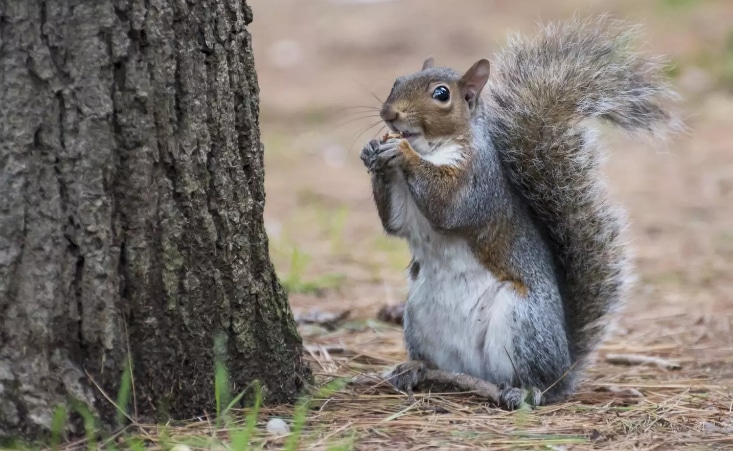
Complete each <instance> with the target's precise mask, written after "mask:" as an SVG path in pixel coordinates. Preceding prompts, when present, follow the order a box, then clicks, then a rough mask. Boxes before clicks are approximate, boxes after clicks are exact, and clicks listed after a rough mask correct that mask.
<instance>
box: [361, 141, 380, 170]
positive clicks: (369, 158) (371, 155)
mask: <svg viewBox="0 0 733 451" xmlns="http://www.w3.org/2000/svg"><path fill="white" fill-rule="evenodd" d="M378 155H379V141H378V140H376V139H372V140H371V141H369V142H368V143H367V144H366V146H364V148H363V149H361V155H360V158H361V161H362V162H363V163H364V166H366V168H367V171H369V172H373V171H374V167H375V165H376V163H377V156H378Z"/></svg>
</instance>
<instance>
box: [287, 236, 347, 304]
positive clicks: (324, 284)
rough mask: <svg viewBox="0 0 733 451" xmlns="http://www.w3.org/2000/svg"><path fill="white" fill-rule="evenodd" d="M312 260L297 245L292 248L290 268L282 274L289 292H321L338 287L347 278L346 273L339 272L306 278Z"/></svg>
mask: <svg viewBox="0 0 733 451" xmlns="http://www.w3.org/2000/svg"><path fill="white" fill-rule="evenodd" d="M309 262H310V256H309V255H308V254H305V253H303V252H301V251H300V250H299V249H298V248H297V247H294V248H293V249H292V253H291V256H290V268H289V270H288V272H287V273H285V274H284V275H282V276H281V278H280V283H281V284H282V286H283V288H285V291H287V292H288V293H306V294H309V293H314V294H317V293H320V292H322V291H324V290H326V289H331V288H337V287H339V286H340V284H341V282H342V281H343V280H344V279H345V277H346V276H345V275H343V274H338V273H330V274H323V275H320V276H317V277H314V278H311V279H306V277H305V271H306V268H307V267H308V263H309Z"/></svg>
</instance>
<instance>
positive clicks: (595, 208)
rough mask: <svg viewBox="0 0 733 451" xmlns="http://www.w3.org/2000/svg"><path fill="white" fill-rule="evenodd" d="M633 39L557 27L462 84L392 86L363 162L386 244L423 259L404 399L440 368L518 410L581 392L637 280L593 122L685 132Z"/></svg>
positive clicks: (609, 23)
mask: <svg viewBox="0 0 733 451" xmlns="http://www.w3.org/2000/svg"><path fill="white" fill-rule="evenodd" d="M634 32H635V28H634V27H628V26H626V25H625V24H624V23H623V22H620V21H614V20H610V19H608V18H606V17H602V18H600V19H579V18H575V19H573V20H569V21H567V22H555V23H551V24H549V25H546V26H544V27H542V28H541V30H540V33H539V35H538V36H536V37H534V38H528V37H522V36H517V37H514V38H513V39H511V40H510V41H509V43H508V45H507V46H506V48H505V49H504V50H503V51H502V52H501V53H499V54H498V55H496V57H495V59H494V61H493V63H489V61H488V60H486V59H481V60H479V61H478V62H476V63H475V64H473V65H472V66H471V67H470V68H469V69H468V70H467V71H466V72H465V73H459V72H457V71H455V70H453V69H449V68H442V67H434V64H433V59H432V58H428V59H427V60H425V62H424V64H423V67H422V69H421V70H420V71H419V72H416V73H413V74H410V75H406V76H401V77H399V78H397V80H396V81H395V83H394V85H393V87H392V90H391V92H390V93H389V96H388V97H387V99H386V101H385V102H384V103H383V105H382V107H381V110H380V116H381V118H382V119H383V120H384V122H385V123H386V125H387V126H388V127H389V129H390V130H391V132H392V133H391V134H388V135H387V136H385V137H384V138H383V139H381V140H377V139H375V140H371V141H370V142H369V143H368V144H367V145H366V146H365V147H364V148H363V150H362V152H361V159H362V161H363V162H364V164H365V166H366V167H367V168H368V170H369V173H370V174H371V181H372V190H373V196H374V201H375V204H376V207H377V212H378V215H379V217H380V219H381V222H382V224H383V226H384V229H385V231H386V232H387V233H388V234H390V235H393V236H397V237H401V238H404V239H406V240H407V242H408V243H409V247H410V250H411V253H412V260H411V262H410V266H409V278H408V281H409V294H408V296H407V301H406V304H405V309H404V317H403V327H404V338H405V342H406V347H407V352H408V357H409V360H408V361H407V362H405V363H402V364H400V365H397V366H396V367H395V368H394V369H393V370H391V372H389V373H388V374H387V377H388V379H389V380H390V381H391V383H392V384H393V385H394V386H395V387H396V388H397V389H400V390H403V391H411V390H412V389H413V388H415V387H416V385H417V384H418V382H419V381H420V373H421V372H423V371H425V370H426V369H429V368H437V369H441V370H447V371H452V372H455V373H459V374H465V375H469V376H472V377H475V378H478V379H481V380H484V381H488V382H491V383H492V384H496V385H497V386H498V387H499V391H500V396H499V398H500V401H499V403H500V404H501V406H502V407H504V408H508V409H515V408H518V407H519V406H521V405H522V404H523V403H528V404H530V405H532V406H537V405H541V404H548V403H553V402H559V401H561V400H564V399H566V398H567V397H568V396H569V395H571V394H572V393H573V392H574V390H575V386H576V384H577V381H578V378H579V376H580V375H581V373H582V371H583V369H584V367H586V366H587V364H588V360H589V356H590V355H591V353H592V352H593V351H594V349H595V348H596V347H597V345H598V344H599V343H600V341H601V340H602V339H603V337H604V333H605V331H606V329H607V325H608V323H609V321H610V319H611V318H612V314H613V313H614V312H616V311H618V308H619V307H620V306H621V305H622V303H623V300H624V298H625V296H626V293H627V291H628V287H629V281H630V280H631V273H632V271H631V265H630V263H629V257H630V253H629V251H628V248H627V246H626V243H625V242H624V240H623V237H622V232H623V230H624V228H625V227H626V222H627V221H626V217H625V215H624V214H623V213H622V212H621V211H620V210H619V209H618V208H616V207H615V206H613V205H612V203H611V202H610V199H609V195H608V193H607V191H606V188H605V187H604V182H603V179H602V177H601V174H600V163H601V162H602V159H603V154H602V153H601V149H600V148H599V145H598V142H597V139H596V138H597V128H595V126H594V124H592V123H590V122H589V121H588V120H589V119H595V118H599V119H604V120H605V121H606V122H608V123H611V124H614V125H617V126H619V127H621V128H622V129H625V130H627V131H644V132H651V133H652V134H654V135H658V136H662V135H664V134H665V133H667V132H674V131H676V130H679V129H680V128H681V127H682V125H681V122H680V121H679V120H678V119H676V117H675V116H674V115H673V114H672V112H671V111H670V110H669V109H667V107H666V106H665V105H666V104H667V101H669V100H672V99H674V98H675V97H676V95H675V93H674V92H673V91H672V90H671V88H670V87H669V86H668V83H667V82H666V80H665V78H664V76H663V71H662V63H661V61H660V60H659V59H655V58H650V57H648V56H645V55H642V54H639V53H636V52H634V51H633V49H632V48H631V47H630V43H631V41H632V40H631V39H630V38H632V37H633V35H634ZM490 71H491V72H492V73H493V76H492V77H490V76H489V75H490Z"/></svg>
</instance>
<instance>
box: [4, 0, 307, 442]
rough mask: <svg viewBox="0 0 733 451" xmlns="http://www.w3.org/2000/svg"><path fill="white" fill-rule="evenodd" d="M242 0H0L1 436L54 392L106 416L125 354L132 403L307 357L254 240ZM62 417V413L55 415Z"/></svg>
mask: <svg viewBox="0 0 733 451" xmlns="http://www.w3.org/2000/svg"><path fill="white" fill-rule="evenodd" d="M251 20H252V12H251V10H250V8H249V7H248V6H247V5H246V4H245V2H244V0H54V1H40V0H0V68H1V69H0V193H2V194H1V195H0V325H1V329H0V437H1V436H12V435H20V436H25V437H38V436H40V435H43V434H44V433H45V432H47V431H48V428H49V427H50V425H51V419H52V414H53V412H54V409H55V408H56V406H58V405H60V404H63V403H65V402H67V400H68V399H69V397H71V398H75V399H76V400H79V401H82V402H84V403H86V404H88V405H89V406H92V407H93V408H94V411H95V412H96V413H98V414H99V415H100V417H101V418H103V419H105V420H106V421H107V422H109V421H110V418H111V417H112V415H113V414H114V407H113V406H112V405H111V404H110V403H109V402H108V401H106V400H105V399H104V397H103V395H102V390H103V391H104V392H106V393H107V394H109V395H111V396H112V397H113V398H114V396H115V395H116V393H117V389H118V386H119V384H120V381H121V380H122V374H123V369H124V365H125V361H126V358H127V355H128V351H129V355H130V356H131V359H132V362H133V368H134V370H133V371H134V384H135V399H136V406H137V410H138V413H139V414H140V415H141V416H143V417H148V418H155V416H159V415H167V414H170V415H172V416H173V417H177V418H187V417H191V416H193V415H197V414H200V413H202V412H203V411H204V410H206V409H209V411H211V410H210V409H211V408H212V404H213V402H214V395H213V393H214V389H213V378H214V364H213V343H214V337H215V335H216V334H217V333H219V332H223V333H224V334H225V337H226V350H227V351H228V362H227V364H228V366H229V369H230V372H231V377H232V383H233V386H234V387H233V389H234V390H241V389H243V388H244V387H245V385H246V384H248V383H249V382H250V381H252V380H253V379H260V380H261V381H263V382H264V383H265V385H266V388H267V393H268V394H269V399H270V400H271V401H272V402H281V401H290V400H292V399H293V397H294V395H295V394H296V393H297V391H298V390H299V388H300V387H302V385H303V381H304V380H307V379H308V378H309V376H310V373H309V372H308V370H307V367H306V365H305V364H304V362H303V360H302V354H301V341H300V338H299V336H298V333H297V330H296V328H295V324H294V321H293V318H292V313H291V311H290V308H289V306H288V304H287V299H286V296H285V294H284V292H283V290H282V288H281V286H280V285H279V282H278V281H277V278H276V276H275V273H274V270H273V266H272V264H271V262H270V260H269V256H268V242H267V237H266V234H265V230H264V226H263V217H262V214H263V207H264V200H265V196H264V189H263V175H264V169H263V159H262V152H263V149H262V146H261V144H260V136H259V131H258V126H259V124H258V106H259V98H258V86H257V79H256V73H255V69H254V60H253V56H252V49H251V38H250V35H249V33H248V31H247V28H246V25H247V24H248V23H250V22H251ZM72 426H73V425H72Z"/></svg>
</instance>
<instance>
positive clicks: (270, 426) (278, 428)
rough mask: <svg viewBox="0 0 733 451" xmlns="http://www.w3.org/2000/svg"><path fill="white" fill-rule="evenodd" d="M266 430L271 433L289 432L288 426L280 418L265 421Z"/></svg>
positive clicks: (281, 433)
mask: <svg viewBox="0 0 733 451" xmlns="http://www.w3.org/2000/svg"><path fill="white" fill-rule="evenodd" d="M267 432H269V433H270V434H272V435H285V434H289V433H290V426H288V423H286V422H284V421H283V420H281V419H280V418H270V420H269V421H268V422H267Z"/></svg>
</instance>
